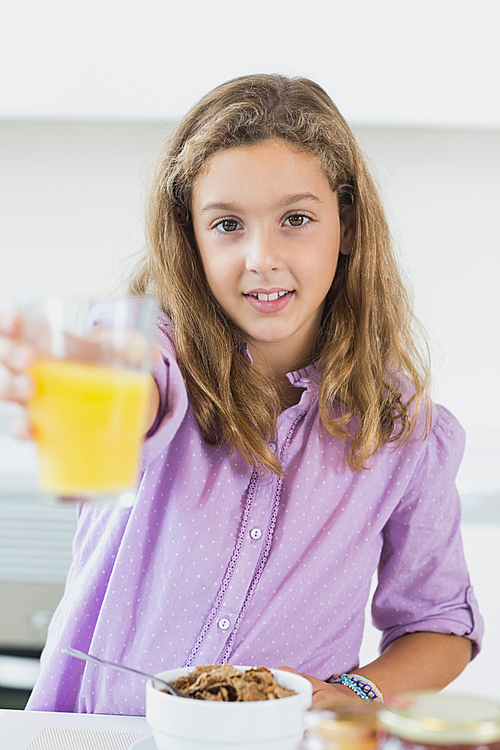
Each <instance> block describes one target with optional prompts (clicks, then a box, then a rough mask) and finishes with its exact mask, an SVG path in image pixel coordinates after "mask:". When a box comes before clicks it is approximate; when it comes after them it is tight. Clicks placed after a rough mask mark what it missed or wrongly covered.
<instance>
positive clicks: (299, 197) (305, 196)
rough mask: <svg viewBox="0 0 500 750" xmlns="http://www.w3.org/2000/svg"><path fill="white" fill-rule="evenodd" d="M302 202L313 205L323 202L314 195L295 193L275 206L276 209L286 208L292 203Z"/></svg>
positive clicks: (286, 196)
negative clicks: (308, 202)
mask: <svg viewBox="0 0 500 750" xmlns="http://www.w3.org/2000/svg"><path fill="white" fill-rule="evenodd" d="M301 201H312V202H313V203H321V202H322V201H321V198H318V196H317V195H314V193H293V194H292V195H285V196H283V198H281V200H279V201H278V202H277V203H276V204H275V208H284V207H285V206H289V205H290V204H291V203H300V202H301Z"/></svg>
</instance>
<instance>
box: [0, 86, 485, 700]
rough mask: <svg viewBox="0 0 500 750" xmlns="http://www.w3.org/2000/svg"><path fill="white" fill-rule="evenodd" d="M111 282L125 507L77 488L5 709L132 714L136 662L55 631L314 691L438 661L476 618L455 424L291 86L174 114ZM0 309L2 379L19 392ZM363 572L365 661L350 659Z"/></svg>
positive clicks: (339, 145)
mask: <svg viewBox="0 0 500 750" xmlns="http://www.w3.org/2000/svg"><path fill="white" fill-rule="evenodd" d="M129 292H130V293H131V294H133V295H146V294H147V295H153V296H156V297H157V298H158V299H159V300H160V303H161V307H162V311H163V314H162V316H161V320H160V321H159V326H158V350H159V352H160V354H161V356H160V357H159V358H158V361H157V364H156V366H155V369H154V379H155V382H156V384H157V388H155V389H154V392H155V398H154V399H153V402H152V405H151V422H152V426H151V428H150V430H149V432H148V434H147V439H146V441H145V445H144V455H143V477H142V482H141V485H140V489H139V492H138V495H137V498H136V502H135V505H134V506H133V508H132V509H124V508H119V507H102V506H95V505H92V504H91V503H84V504H83V505H82V506H81V507H80V509H79V524H78V530H77V533H76V537H75V541H74V560H73V564H72V567H71V570H70V573H69V576H68V581H67V586H66V591H65V594H64V597H63V599H62V602H61V604H60V606H59V608H58V610H57V612H56V614H55V616H54V618H53V620H52V623H51V626H50V630H49V634H48V638H47V645H46V648H45V651H44V654H43V658H42V674H41V677H40V679H39V681H38V683H37V686H36V687H35V689H34V691H33V694H32V697H31V699H30V703H29V708H31V709H36V710H59V711H83V712H99V713H126V714H143V713H144V689H143V684H142V683H141V681H140V679H138V680H137V681H134V680H133V679H132V678H131V677H130V675H124V674H120V673H116V672H114V671H113V672H110V671H109V670H103V669H100V668H99V667H95V666H93V665H91V664H85V663H82V662H80V661H78V660H75V659H72V658H70V657H67V656H65V655H64V654H62V653H61V651H60V649H61V647H65V646H73V647H75V648H78V649H81V650H84V651H89V652H90V653H93V654H95V655H97V656H100V657H103V658H106V659H110V660H113V661H116V662H122V663H126V664H129V665H132V666H135V667H137V668H138V669H142V670H144V671H149V672H151V671H160V670H162V669H166V668H170V667H174V666H180V665H188V666H189V665H193V666H194V665H197V664H210V663H221V662H232V663H234V664H249V665H260V664H265V665H268V666H278V665H280V664H284V665H286V666H287V667H289V668H291V669H296V670H299V671H300V672H302V673H305V674H306V676H308V677H309V679H310V680H311V681H312V683H313V688H314V699H315V700H322V699H327V698H329V699H338V700H342V701H345V700H353V701H359V700H360V699H361V698H360V697H359V696H360V695H361V697H367V695H368V696H369V697H370V698H377V696H378V697H380V695H381V694H383V695H385V696H390V695H392V694H394V693H397V692H400V691H402V690H408V689H433V688H435V689H439V688H442V687H444V686H445V685H446V684H447V683H449V682H450V681H451V680H453V679H454V678H455V677H456V676H457V675H458V674H459V673H460V672H461V671H462V669H463V668H464V667H465V665H466V664H467V662H468V661H469V659H470V658H471V656H474V655H475V654H476V653H477V651H478V648H479V644H480V639H481V630H482V623H481V618H480V615H479V613H478V610H477V606H476V603H475V600H474V596H473V593H472V589H471V586H470V583H469V578H468V574H467V569H466V566H465V562H464V557H463V552H462V546H461V541H460V533H459V523H460V510H459V500H458V497H457V493H456V490H455V487H454V479H455V474H456V471H457V468H458V465H459V462H460V458H461V455H462V452H463V442H464V438H463V434H462V430H461V428H460V426H459V425H458V424H457V422H456V420H455V419H454V418H453V416H452V415H451V414H450V413H449V412H447V411H446V410H445V409H444V408H442V407H440V406H435V405H432V404H431V403H430V401H429V399H428V397H427V395H426V383H427V380H426V368H425V366H424V365H423V364H422V362H421V360H420V358H419V356H418V353H417V349H416V346H415V343H414V340H413V338H412V333H411V326H410V323H411V317H410V311H409V306H408V301H407V297H406V295H405V292H404V290H403V287H402V284H401V280H400V277H399V275H398V271H397V268H396V264H395V260H394V257H393V254H392V251H391V246H390V240H389V232H388V229H387V225H386V221H385V218H384V214H383V210H382V208H381V204H380V201H379V198H378V195H377V192H376V189H375V187H374V184H373V181H372V179H371V177H370V174H369V172H368V170H367V167H366V165H365V163H364V161H363V158H362V156H361V153H360V150H359V148H358V146H357V144H356V142H355V139H354V137H353V135H352V133H351V131H350V129H349V128H348V126H347V125H346V123H345V121H344V120H343V118H342V117H341V115H340V113H339V112H338V110H337V109H336V107H335V106H334V104H333V103H332V101H331V100H330V99H329V97H328V96H327V95H326V93H325V92H324V91H323V90H322V89H321V88H320V87H319V86H318V85H317V84H315V83H313V82H312V81H309V80H306V79H289V78H286V77H283V76H277V75H276V76H275V75H273V76H270V75H255V76H247V77H243V78H239V79H236V80H234V81H230V82H229V83H226V84H224V85H222V86H220V87H218V88H217V89H215V90H214V91H212V92H211V93H209V94H208V95H207V96H206V97H205V98H204V99H203V100H202V101H201V102H200V103H199V104H197V105H196V106H195V107H194V108H193V109H192V111H191V112H189V113H188V115H187V116H186V117H185V118H184V120H183V121H182V122H181V123H180V125H179V126H178V127H177V128H176V130H175V132H174V133H173V135H172V136H171V137H170V139H169V143H168V146H167V148H166V150H165V153H164V155H163V157H162V159H161V161H160V163H159V166H158V171H157V175H156V183H155V185H154V188H153V191H152V197H151V203H150V210H149V219H148V252H147V254H146V256H145V257H144V259H143V261H142V262H141V264H140V265H139V267H138V269H137V271H136V273H135V276H134V278H133V279H132V282H131V285H130V289H129ZM16 325H17V323H16V320H13V321H11V323H10V326H7V327H5V328H4V335H3V338H2V341H1V351H2V360H3V361H4V363H5V364H6V365H7V366H8V367H9V368H10V370H11V373H12V377H11V378H10V379H9V380H8V381H7V383H6V384H5V386H4V397H8V398H11V399H15V400H18V401H20V402H23V401H24V398H25V395H24V394H23V393H20V392H19V390H18V391H16V384H18V385H19V384H21V386H22V385H24V387H25V386H26V380H25V379H23V378H22V377H21V379H20V380H19V374H22V373H24V372H25V369H26V365H27V363H28V362H29V360H30V359H32V358H33V357H34V356H35V355H36V353H35V352H33V351H30V350H29V348H27V346H26V345H25V344H24V342H22V341H20V340H19V339H18V338H17V337H16ZM375 570H378V586H377V589H376V591H375V595H374V599H373V604H372V613H373V621H374V623H375V625H376V626H377V627H378V628H380V630H381V631H382V633H383V635H382V641H381V646H380V648H381V655H380V656H379V657H378V658H377V659H375V660H374V661H373V662H372V663H370V664H367V665H364V666H363V667H359V663H358V653H359V648H360V643H361V638H362V633H363V615H364V609H365V605H366V602H367V599H368V595H369V590H370V581H371V578H372V575H373V573H374V572H375ZM354 672H355V673H356V675H357V676H349V675H351V674H352V673H354ZM346 675H347V676H346ZM332 679H334V680H337V682H333V683H332V682H331V680H332ZM329 680H330V681H329Z"/></svg>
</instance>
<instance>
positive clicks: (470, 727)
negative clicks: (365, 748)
mask: <svg viewBox="0 0 500 750" xmlns="http://www.w3.org/2000/svg"><path fill="white" fill-rule="evenodd" d="M378 719H379V726H380V738H379V744H378V750H443V747H444V746H445V747H446V748H447V750H452V748H453V750H455V749H456V750H479V748H480V749H481V750H500V703H498V702H496V701H491V700H488V699H485V698H477V697H472V696H464V695H452V694H446V693H435V692H421V693H404V694H401V695H399V696H395V697H393V698H391V699H390V701H389V702H388V703H386V704H385V705H384V706H383V707H381V709H380V712H379V716H378Z"/></svg>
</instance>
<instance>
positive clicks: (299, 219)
mask: <svg viewBox="0 0 500 750" xmlns="http://www.w3.org/2000/svg"><path fill="white" fill-rule="evenodd" d="M309 221H311V220H310V218H309V216H304V214H290V216H287V217H286V219H285V221H284V223H285V224H287V225H288V226H290V227H303V226H305V224H307V223H308V222H309Z"/></svg>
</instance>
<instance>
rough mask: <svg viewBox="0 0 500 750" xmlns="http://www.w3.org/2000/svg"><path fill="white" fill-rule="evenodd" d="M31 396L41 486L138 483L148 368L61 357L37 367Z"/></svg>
mask: <svg viewBox="0 0 500 750" xmlns="http://www.w3.org/2000/svg"><path fill="white" fill-rule="evenodd" d="M32 375H33V378H34V380H35V383H36V392H35V395H34V396H33V397H32V399H31V401H30V404H29V411H30V415H31V419H32V422H33V425H34V430H35V439H36V442H37V446H38V454H39V459H40V482H41V487H42V489H43V490H44V491H46V492H49V493H52V494H56V495H62V496H71V495H76V496H79V495H85V494H86V493H87V494H92V493H113V492H118V491H120V490H123V489H127V488H131V487H133V486H134V484H135V479H136V470H137V464H138V457H139V453H140V446H141V442H142V438H143V435H144V432H145V429H146V414H147V409H148V404H149V397H150V389H151V385H150V384H151V376H150V375H149V373H148V372H145V371H138V370H127V369H116V368H112V367H104V366H102V365H98V364H96V365H94V364H81V363H79V362H71V361H65V360H56V359H40V360H38V361H37V362H36V363H35V365H34V366H33V368H32Z"/></svg>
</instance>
